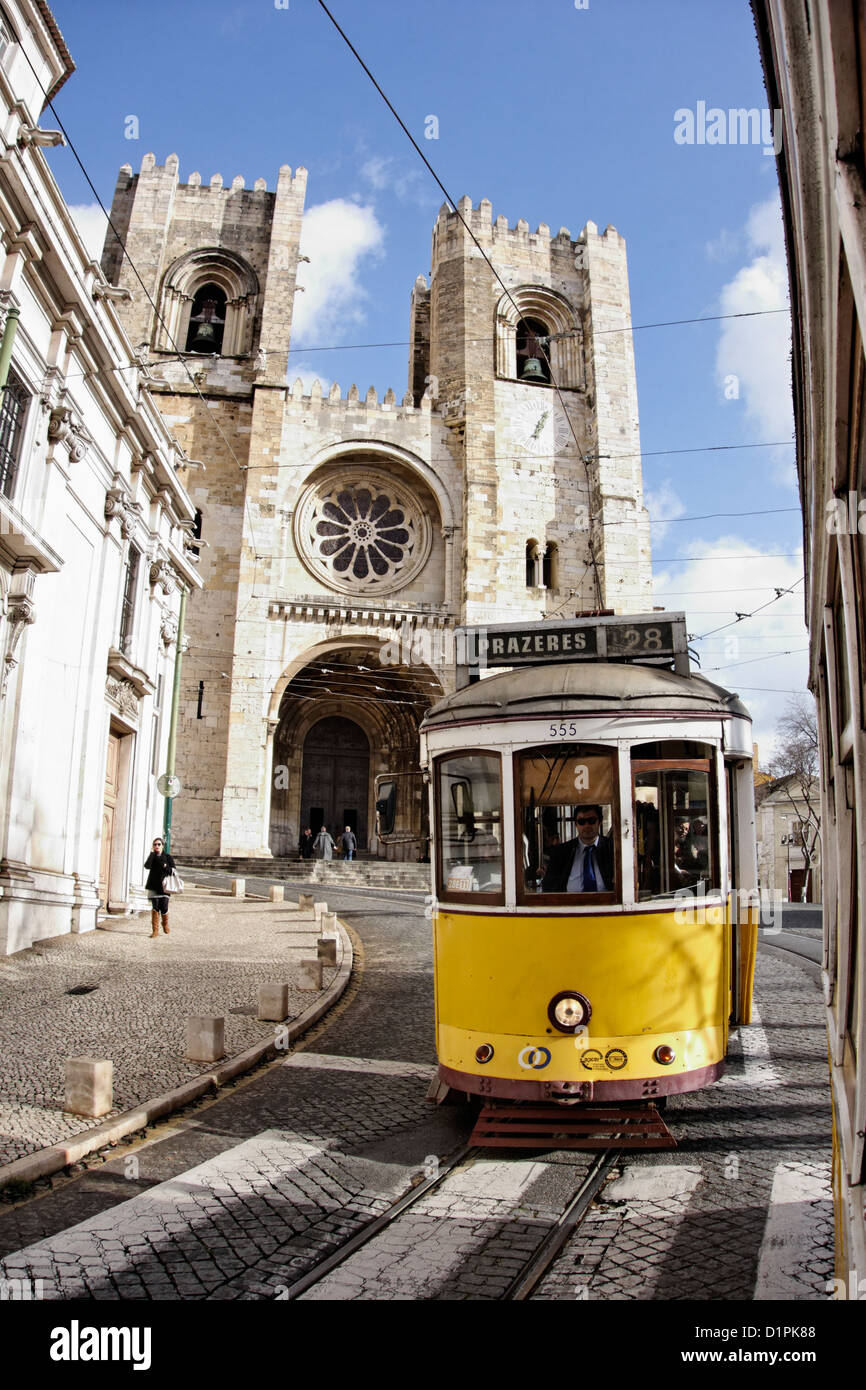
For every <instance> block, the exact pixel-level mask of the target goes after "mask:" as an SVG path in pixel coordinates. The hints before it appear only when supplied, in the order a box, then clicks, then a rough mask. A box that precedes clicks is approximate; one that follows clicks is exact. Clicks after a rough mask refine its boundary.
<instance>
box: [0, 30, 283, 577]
mask: <svg viewBox="0 0 866 1390" xmlns="http://www.w3.org/2000/svg"><path fill="white" fill-rule="evenodd" d="M20 51H21V52H22V53H23V54H24V57H25V59H26V60H27V64H28V66H29V68H30V70H31V72H32V73H33V76H34V79H35V80H36V83H37V85H38V86H39V90H40V91H41V92H42V95H43V96H44V97H45V105H46V107H47V108H48V110H49V111H50V112H51V114H52V116H53V117H54V119H55V121H56V122H57V126H58V129H59V130H60V131H61V133H62V135H63V138H64V139H65V141H66V143H67V145H68V147H69V150H70V152H71V153H72V156H73V158H74V159H75V162H76V164H77V165H78V167H79V169H80V170H81V172H82V174H83V175H84V178H85V180H86V182H87V186H88V188H89V189H90V191H91V193H92V194H93V196H94V198H95V199H96V201H97V203H98V204H99V208H100V210H101V211H102V213H103V214H104V216H105V220H106V222H107V223H108V226H109V228H110V230H111V231H112V232H113V233H114V235H115V237H116V239H117V242H118V244H119V246H120V249H121V252H122V254H123V256H124V258H125V259H126V260H127V262H128V263H129V267H130V269H131V270H132V273H133V274H134V276H135V278H136V280H137V281H138V283H139V285H140V286H141V288H142V290H143V291H144V295H145V298H146V299H147V302H148V304H149V305H150V307H151V308H152V309H153V312H154V314H155V315H156V319H157V322H158V323H159V325H160V327H161V328H162V329H163V331H164V332H165V335H166V338H167V340H168V341H169V342H170V343H171V345H172V347H173V348H174V349H175V353H174V354H172V355H176V356H177V358H178V360H179V361H180V362H181V365H182V366H183V369H184V371H185V372H186V374H187V376H188V378H189V381H190V384H191V386H192V387H193V389H194V391H195V393H196V395H197V396H198V398H199V400H200V401H201V402H202V404H203V405H204V406H205V407H207V401H206V400H205V398H204V396H203V395H202V392H201V390H200V388H199V386H198V383H197V382H196V380H195V378H194V377H193V375H192V372H191V371H190V370H189V368H188V367H187V365H186V362H185V360H184V355H183V353H181V351H180V348H179V347H178V345H177V342H176V341H175V339H174V338H173V336H172V335H171V333H170V332H169V330H168V326H167V324H166V322H165V319H164V318H163V317H162V314H161V313H160V312H159V309H158V308H157V306H156V304H155V303H154V301H153V299H152V298H151V295H150V291H149V290H148V288H147V286H146V284H145V283H144V281H143V280H142V278H141V275H140V274H139V271H138V267H137V265H136V264H135V262H134V261H133V259H132V257H131V256H130V254H129V251H128V250H127V248H126V245H125V243H124V241H123V239H122V237H121V236H120V233H119V232H118V230H117V228H116V227H115V225H114V223H113V222H112V220H111V216H110V214H109V213H108V212H107V210H106V208H105V205H104V203H103V201H102V199H101V198H100V196H99V194H98V193H97V191H96V187H95V185H94V182H93V180H92V178H91V177H90V175H89V173H88V172H87V169H86V168H85V166H84V162H83V160H82V158H81V156H80V155H79V153H78V150H77V149H76V146H75V143H74V141H73V140H72V138H71V136H70V135H69V132H68V131H67V129H66V127H65V125H64V124H63V121H62V120H61V119H60V117H59V116H58V114H57V111H56V110H55V107H54V103H53V102H52V101H49V99H48V92H47V89H46V88H45V87H44V86H43V84H42V80H41V78H40V76H39V74H38V73H37V71H36V69H35V67H34V66H33V63H32V62H31V61H30V57H29V54H28V53H27V51H26V49H25V48H21V49H20ZM202 360H204V356H202ZM138 365H139V367H140V366H141V365H142V364H140V363H139V364H138ZM111 370H114V368H112V369H111ZM82 375H85V376H86V375H88V373H83V374H82ZM210 415H211V416H214V418H213V419H212V423H213V425H214V427H215V428H216V431H217V433H218V434H219V436H220V438H221V439H222V442H223V444H224V445H225V446H226V448H227V449H228V451H229V454H230V455H231V457H232V458H233V459H234V461H235V463H236V464H237V466H238V469H239V471H240V472H241V473H245V472H247V471H248V466H247V465H246V464H243V463H241V461H240V459H239V458H238V456H237V454H236V453H235V451H234V449H233V448H232V445H231V441H230V440H229V439H227V438H226V436H225V434H224V433H223V431H222V428H221V426H220V423H219V421H218V420H217V419H216V417H215V415H214V412H212V411H211V412H210ZM166 428H167V427H166ZM244 510H245V511H246V514H247V521H248V523H249V528H250V536H251V538H252V542H253V555H254V558H255V560H256V561H258V560H259V559H265V558H267V557H265V556H260V555H259V552H258V543H257V541H256V535H255V528H254V526H253V522H252V515H251V513H250V510H249V502H248V500H247V497H246V491H245V492H244Z"/></svg>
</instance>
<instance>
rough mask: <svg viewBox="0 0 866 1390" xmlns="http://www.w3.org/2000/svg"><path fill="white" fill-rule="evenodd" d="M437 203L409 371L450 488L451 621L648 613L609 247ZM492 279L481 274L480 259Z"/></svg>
mask: <svg viewBox="0 0 866 1390" xmlns="http://www.w3.org/2000/svg"><path fill="white" fill-rule="evenodd" d="M458 211H459V214H460V215H459V216H458V215H457V213H452V212H451V211H450V210H449V208H448V207H447V206H445V207H443V208H442V209H441V211H440V213H439V217H438V219H437V222H436V226H435V228H434V232H433V275H432V280H431V284H430V288H429V291H428V290H427V289H426V285H424V283H423V282H422V283H421V284H417V283H416V286H415V291H414V293H413V303H412V330H411V335H410V339H411V348H410V376H411V380H412V386H413V390H414V392H415V395H416V399H417V397H418V393H419V390H420V389H421V387H422V383H425V384H427V386H428V387H429V389H430V391H431V393H432V395H433V404H434V408H438V410H439V411H440V412H441V413H442V415H443V417H444V419H445V422H446V424H448V425H449V427H450V433H451V440H452V444H451V447H452V448H453V449H454V451H455V453H456V454H459V455H460V456H461V461H462V465H463V470H462V471H463V480H464V496H463V505H464V520H465V540H464V556H465V565H464V575H465V584H464V595H463V599H464V608H463V619H464V621H465V622H467V623H479V622H480V623H483V622H487V621H492V620H494V619H497V618H498V619H500V620H501V619H502V618H503V617H504V616H505V615H506V613H508V614H511V615H513V616H514V617H515V618H521V617H526V618H539V617H543V616H546V615H552V614H554V613H559V614H562V615H566V616H568V615H571V614H572V613H574V612H575V611H585V610H590V609H598V608H610V609H613V610H615V611H616V612H635V611H645V610H646V609H647V608H648V607H649V606H651V602H652V600H651V576H650V544H649V518H648V515H647V512H646V510H645V508H644V505H643V494H642V485H641V467H640V439H639V431H638V413H637V386H636V381H635V371H634V354H633V348H632V341H631V315H630V305H629V292H628V272H627V267H626V255H625V242H624V240H623V238H622V237H621V236H619V234H618V233H617V231H616V229H615V228H613V227H608V228H607V230H606V231H605V232H604V233H601V234H600V233H599V231H598V228H597V227H596V226H595V224H594V223H592V222H588V223H587V225H586V227H585V228H584V230H583V231H582V232H581V234H580V236H579V237H578V238H577V240H576V241H575V240H572V238H571V233H570V232H569V230H568V228H566V227H562V228H560V230H559V232H557V233H556V234H555V235H551V231H550V228H549V227H548V226H547V225H546V224H544V223H542V224H541V225H540V226H539V227H538V229H537V231H536V232H534V233H531V232H530V230H529V224H528V223H527V222H526V221H524V220H523V219H521V220H520V221H518V222H517V224H516V226H515V227H513V228H512V227H509V225H508V223H507V221H506V219H505V218H504V217H498V218H497V219H496V221H495V222H494V221H493V220H492V207H491V204H490V202H489V201H488V200H487V199H484V200H483V201H482V202H481V203H480V204H479V205H478V207H477V208H475V207H473V205H472V202H471V200H470V199H469V198H464V199H462V200H461V202H460V204H459V207H458ZM479 247H481V248H482V249H483V252H484V253H485V255H486V257H487V258H488V260H489V261H490V262H492V265H493V266H494V268H495V271H496V274H494V273H493V270H491V268H490V265H489V264H488V261H487V260H485V256H484V255H482V254H481V251H480V250H479Z"/></svg>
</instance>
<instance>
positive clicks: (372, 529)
mask: <svg viewBox="0 0 866 1390" xmlns="http://www.w3.org/2000/svg"><path fill="white" fill-rule="evenodd" d="M359 473H360V470H359ZM298 516H299V523H300V524H299V527H298V540H299V542H300V543H299V547H298V548H299V550H300V553H301V556H302V558H303V560H304V562H305V564H306V565H307V567H308V568H309V569H311V570H312V571H313V573H314V574H316V575H317V576H318V577H319V578H320V579H323V580H324V581H325V582H326V583H327V584H328V585H330V586H331V587H332V588H337V589H340V590H342V591H343V592H345V593H353V592H358V591H359V590H374V591H378V592H382V593H384V592H388V591H390V590H392V589H395V588H399V587H400V586H402V585H403V584H406V583H408V582H409V580H410V579H411V578H412V577H413V576H414V575H415V574H416V573H417V572H418V570H419V569H420V568H421V565H422V564H423V563H424V561H425V560H426V558H427V554H428V553H429V548H430V541H429V528H428V526H427V524H426V521H425V518H424V515H423V512H422V509H421V508H420V506H419V505H418V502H417V501H416V499H415V498H414V497H413V496H412V495H411V494H410V493H409V491H408V489H406V488H405V487H403V486H402V485H400V484H398V483H395V482H394V480H393V479H391V478H389V477H388V476H387V474H378V473H377V472H376V471H375V470H372V469H364V471H363V481H360V479H359V481H357V482H354V481H350V480H348V479H346V478H345V477H342V478H340V479H339V481H337V482H333V481H331V482H325V483H320V484H319V485H318V486H315V487H314V488H313V489H312V490H311V491H310V493H308V494H307V497H306V498H305V499H304V500H303V502H302V503H301V506H300V507H299V509H298Z"/></svg>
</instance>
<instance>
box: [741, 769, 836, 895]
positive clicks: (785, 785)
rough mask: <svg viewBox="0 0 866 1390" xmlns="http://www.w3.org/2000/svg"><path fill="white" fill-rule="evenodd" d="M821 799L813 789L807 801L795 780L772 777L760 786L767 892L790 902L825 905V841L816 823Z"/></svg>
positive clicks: (758, 818) (761, 873) (761, 858)
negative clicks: (823, 860) (817, 831)
mask: <svg viewBox="0 0 866 1390" xmlns="http://www.w3.org/2000/svg"><path fill="white" fill-rule="evenodd" d="M817 796H818V788H817V786H813V787H811V788H810V789H809V801H807V800H806V798H805V797H804V796H803V793H802V789H801V787H800V784H799V782H798V780H797V778H796V777H793V776H788V777H776V778H771V779H769V780H767V781H765V782H764V783H763V784H762V785H761V786H756V787H755V828H756V831H757V840H758V882H759V886H760V888H761V891H762V893H765V894H767V895H770V894H772V893H777V894H778V895H779V897H780V898H781V899H782V900H783V901H785V902H792V903H796V902H801V901H806V902H810V903H819V902H821V896H822V882H821V837H820V834H818V835H817V836H816V834H815V830H816V826H815V819H814V814H815V813H814V803H815V801H816V799H817ZM810 801H811V803H812V809H811V810H810V805H809V802H810ZM807 873H808V881H807V877H806V876H807ZM804 891H805V893H806V897H805V899H804V898H803V893H804Z"/></svg>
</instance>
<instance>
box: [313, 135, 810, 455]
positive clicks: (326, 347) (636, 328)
mask: <svg viewBox="0 0 866 1390" xmlns="http://www.w3.org/2000/svg"><path fill="white" fill-rule="evenodd" d="M410 138H411V137H410ZM416 148H417V146H416ZM434 177H435V175H434ZM440 187H441V185H440ZM448 201H449V202H451V201H452V200H451V199H450V198H449V199H448ZM790 312H791V310H790V309H750V310H746V311H744V312H743V313H739V314H705V315H703V316H701V317H700V318H694V319H667V320H666V321H665V322H662V323H633V324H623V326H622V327H621V328H596V329H594V330H593V335H594V336H595V337H599V338H600V337H602V336H603V335H605V334H607V333H639V332H642V331H643V330H644V329H646V328H676V327H678V326H679V325H680V324H685V323H719V322H720V321H721V320H722V319H757V318H762V317H763V316H764V315H765V314H790ZM466 341H467V343H472V344H476V343H486V342H487V339H486V338H467V339H466ZM410 346H411V344H410V342H409V340H408V338H407V339H406V340H405V341H400V342H394V343H318V344H316V345H315V346H309V347H308V346H306V345H302V346H301V347H296V348H290V349H289V355H290V356H291V355H292V353H302V352H360V351H362V350H364V349H367V348H392V347H410ZM788 442H790V443H793V440H791V441H788Z"/></svg>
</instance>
